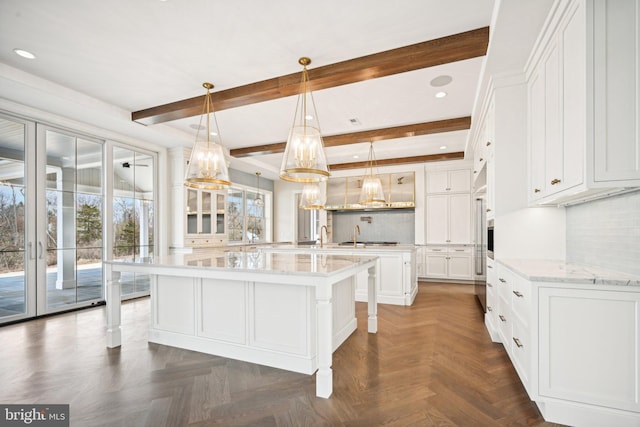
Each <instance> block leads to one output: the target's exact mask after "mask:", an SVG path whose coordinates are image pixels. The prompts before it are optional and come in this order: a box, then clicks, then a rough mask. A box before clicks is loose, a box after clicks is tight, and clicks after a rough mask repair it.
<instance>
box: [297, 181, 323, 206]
mask: <svg viewBox="0 0 640 427" xmlns="http://www.w3.org/2000/svg"><path fill="white" fill-rule="evenodd" d="M299 207H300V209H306V210H312V209H324V196H323V192H322V191H321V190H320V185H319V184H318V183H317V182H310V183H307V184H305V185H304V187H303V188H302V194H301V195H300V204H299Z"/></svg>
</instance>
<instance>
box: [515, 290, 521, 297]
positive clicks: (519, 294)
mask: <svg viewBox="0 0 640 427" xmlns="http://www.w3.org/2000/svg"><path fill="white" fill-rule="evenodd" d="M513 294H514V295H515V296H517V297H518V298H522V294H521V293H520V292H518V291H513Z"/></svg>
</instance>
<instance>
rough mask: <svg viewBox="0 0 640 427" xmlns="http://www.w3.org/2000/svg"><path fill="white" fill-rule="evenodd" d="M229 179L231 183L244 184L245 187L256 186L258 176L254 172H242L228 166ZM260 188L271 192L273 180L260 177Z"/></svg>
mask: <svg viewBox="0 0 640 427" xmlns="http://www.w3.org/2000/svg"><path fill="white" fill-rule="evenodd" d="M229 181H231V183H232V184H240V185H246V186H247V187H253V188H258V177H257V176H256V175H255V174H250V173H246V172H242V171H239V170H236V169H233V168H229ZM260 190H266V191H271V192H273V181H272V180H270V179H267V178H265V177H264V176H261V177H260Z"/></svg>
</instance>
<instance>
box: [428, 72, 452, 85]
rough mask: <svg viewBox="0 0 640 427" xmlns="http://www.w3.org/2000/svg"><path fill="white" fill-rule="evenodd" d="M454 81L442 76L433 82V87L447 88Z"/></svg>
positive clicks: (449, 77)
mask: <svg viewBox="0 0 640 427" xmlns="http://www.w3.org/2000/svg"><path fill="white" fill-rule="evenodd" d="M452 81H453V77H451V76H447V75H442V76H438V77H436V78H435V79H433V80H431V86H433V87H442V86H446V85H448V84H449V83H451V82H452Z"/></svg>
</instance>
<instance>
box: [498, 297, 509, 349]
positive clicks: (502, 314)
mask: <svg viewBox="0 0 640 427" xmlns="http://www.w3.org/2000/svg"><path fill="white" fill-rule="evenodd" d="M511 323H512V319H511V310H509V306H506V305H505V304H504V300H503V299H500V301H499V303H498V309H497V313H496V325H497V327H498V332H499V333H500V337H501V338H502V342H503V343H504V346H505V348H506V350H507V353H509V354H511V351H510V349H511V345H510V342H511V332H512V331H511Z"/></svg>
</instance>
